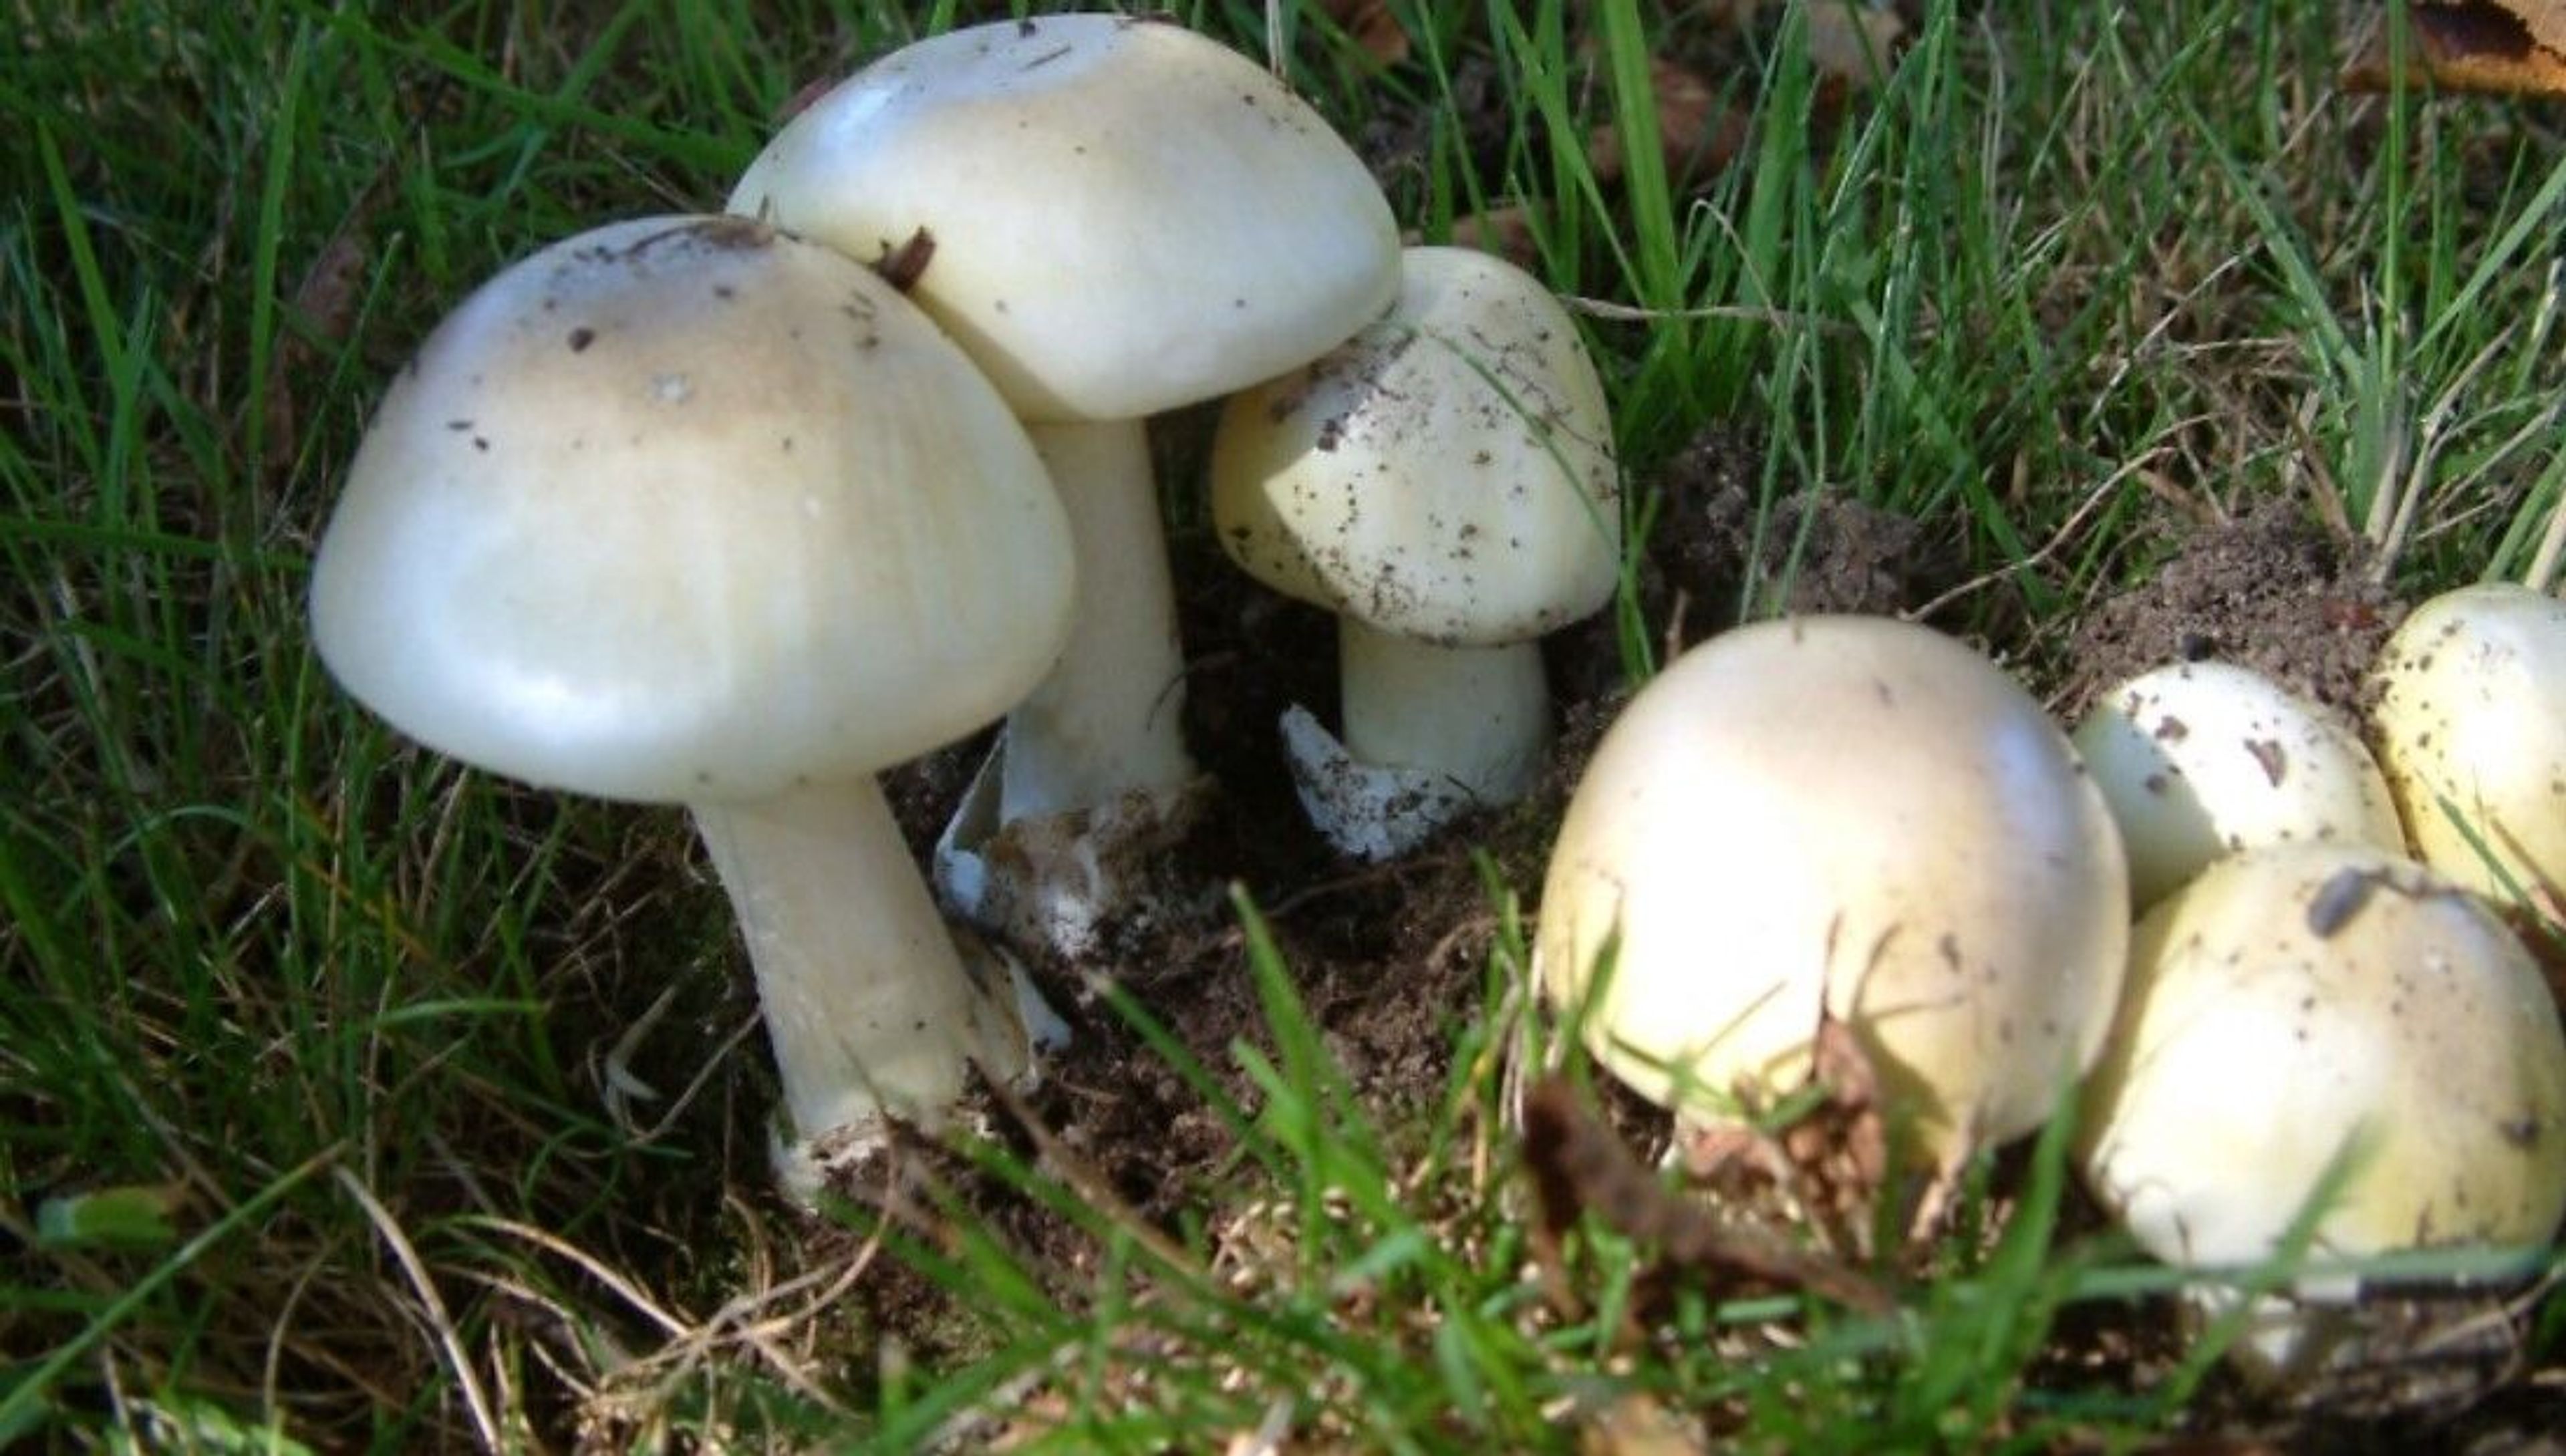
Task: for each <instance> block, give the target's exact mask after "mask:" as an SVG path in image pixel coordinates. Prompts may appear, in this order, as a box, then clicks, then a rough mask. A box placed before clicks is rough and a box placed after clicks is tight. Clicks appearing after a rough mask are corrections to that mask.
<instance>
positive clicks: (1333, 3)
mask: <svg viewBox="0 0 2566 1456" xmlns="http://www.w3.org/2000/svg"><path fill="white" fill-rule="evenodd" d="M1319 9H1320V11H1321V13H1323V14H1325V15H1326V16H1327V17H1328V19H1330V20H1333V21H1335V22H1336V23H1337V25H1338V27H1339V28H1340V29H1342V30H1344V31H1345V33H1346V34H1347V35H1348V36H1351V37H1353V39H1354V43H1355V45H1356V46H1357V47H1359V48H1360V49H1361V50H1362V51H1363V53H1364V54H1365V55H1366V56H1369V57H1371V58H1372V60H1373V61H1374V63H1375V64H1377V65H1380V66H1382V67H1384V68H1388V67H1392V66H1396V65H1398V64H1399V63H1400V62H1402V61H1405V60H1407V59H1408V52H1409V48H1410V46H1411V44H1412V42H1411V41H1410V39H1409V36H1408V27H1407V26H1404V25H1402V24H1400V23H1399V16H1398V14H1397V12H1395V11H1393V10H1392V9H1391V8H1390V3H1389V0H1319Z"/></svg>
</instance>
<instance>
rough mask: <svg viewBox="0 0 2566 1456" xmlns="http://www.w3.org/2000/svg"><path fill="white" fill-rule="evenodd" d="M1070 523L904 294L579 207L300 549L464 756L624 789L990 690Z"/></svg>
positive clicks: (380, 439)
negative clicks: (563, 237) (584, 217)
mask: <svg viewBox="0 0 2566 1456" xmlns="http://www.w3.org/2000/svg"><path fill="white" fill-rule="evenodd" d="M1069 550H1070V548H1069V538H1068V528H1067V525H1066V523H1065V522H1064V521H1063V520H1062V517H1061V510H1060V506H1059V503H1058V501H1057V500H1056V499H1055V498H1054V496H1053V494H1052V491H1051V488H1050V485H1049V482H1048V480H1047V478H1046V477H1045V475H1044V473H1043V469H1042V466H1041V463H1040V462H1039V461H1038V460H1037V459H1036V458H1035V456H1034V453H1033V449H1032V447H1031V445H1030V444H1029V443H1028V442H1027V441H1026V438H1025V434H1024V431H1023V430H1022V429H1021V428H1020V427H1019V426H1018V425H1017V424H1016V422H1015V420H1014V419H1013V417H1012V416H1011V415H1010V414H1009V413H1008V411H1007V409H1006V406H1005V404H1004V403H1003V402H1002V401H1001V400H1000V399H999V398H998V395H997V393H996V391H995V390H993V389H992V388H991V387H990V386H989V385H988V383H987V382H986V380H984V379H983V378H982V377H981V376H980V374H979V372H978V371H977V370H976V369H974V368H973V367H972V366H971V364H970V363H969V361H967V360H966V359H964V358H963V356H962V354H961V353H960V351H958V350H956V349H955V348H954V347H953V345H952V344H951V343H950V342H948V341H947V340H946V339H945V338H944V337H943V336H942V335H940V334H938V333H937V332H936V330H935V327H934V326H933V325H932V324H931V323H929V322H928V321H927V319H926V318H925V316H924V315H922V314H920V313H919V312H918V311H917V310H916V309H914V308H913V307H911V306H910V305H909V304H908V303H907V302H906V301H905V300H903V299H901V298H900V297H899V295H898V293H896V292H894V291H893V290H892V289H891V288H890V287H889V286H888V285H886V284H884V283H883V282H882V281H881V280H880V279H879V278H877V277H876V276H875V275H874V274H873V273H872V272H871V271H870V270H869V269H866V268H864V267H862V266H860V265H858V264H856V263H853V262H851V261H849V260H848V259H846V258H844V257H842V256H840V255H838V254H837V253H834V252H832V251H830V250H828V249H825V248H821V247H818V246H816V245H812V244H808V243H804V242H801V241H798V240H796V239H794V238H792V237H789V236H786V235H783V234H779V233H777V232H775V231H774V230H772V229H769V228H767V227H764V226H762V225H759V224H756V223H752V222H747V221H743V220H741V219H738V218H689V217H657V218H647V219H642V220H640V221H634V222H626V223H619V224H616V225H613V226H610V227H605V228H600V229H598V230H596V231H594V232H590V233H586V234H583V235H581V236H579V237H576V238H573V239H570V240H569V241H566V242H563V243H559V244H557V245H555V246H553V247H550V248H547V249H545V250H544V251H542V252H540V253H538V254H536V255H534V256H533V257H531V258H528V259H526V260H524V261H522V262H520V263H518V264H516V265H515V266H513V267H511V268H509V269H508V270H507V271H505V272H504V273H502V274H500V275H499V276H498V277H497V278H495V279H493V280H492V281H490V282H489V283H488V284H486V285H485V286H483V287H482V288H481V289H480V290H479V291H478V292H476V293H474V294H473V295H472V296H471V298H469V299H468V300H466V301H465V302H464V303H463V304H462V306H461V307H459V308H458V309H456V310H455V311H454V313H453V314H452V315H450V316H449V317H448V318H447V319H446V321H445V322H444V323H443V324H442V325H441V326H440V327H439V328H438V329H437V330H436V332H435V333H434V335H432V336H431V337H430V338H429V339H428V341H427V342H426V344H425V345H424V346H422V348H421V349H420V351H419V353H418V356H417V357H416V359H415V360H414V361H413V362H412V364H410V365H409V367H408V368H406V369H404V370H403V371H402V373H401V374H400V376H399V377H398V378H397V379H396V380H395V381H394V382H393V384H392V386H391V388H390V390H389V392H388V393H387V394H386V395H385V399H384V402H383V404H382V406H381V409H380V410H379V412H378V414H377V416H376V418H375V422H374V425H373V427H372V429H371V430H370V431H369V432H368V433H367V436H366V439H365V443H364V445H363V446H362V448H361V449H360V450H359V452H358V455H357V458H356V461H355V464H354V465H353V466H352V468H351V472H350V475H349V479H348V483H347V490H346V494H345V496H344V498H343V499H342V500H341V502H340V504H339V507H338V511H337V514H336V515H335V516H334V517H333V518H332V520H331V523H330V527H329V530H328V534H327V535H326V537H325V538H324V540H323V542H322V544H321V549H320V556H319V560H318V561H317V563H316V564H315V567H314V580H313V588H312V593H313V605H312V614H313V631H314V635H315V637H316V639H317V641H318V644H319V647H320V650H321V654H322V657H323V659H324V660H325V661H327V662H328V663H329V665H330V668H331V671H332V672H333V673H334V674H336V675H337V676H338V678H339V679H340V681H341V682H342V683H344V684H345V685H346V686H347V687H348V689H349V690H350V691H351V692H353V693H354V694H355V695H356V696H358V697H359V698H361V699H363V700H364V701H365V702H366V703H367V704H368V706H370V707H372V708H374V709H375V710H376V711H377V712H379V713H381V714H382V715H383V716H384V717H385V718H387V719H389V720H390V721H391V722H392V723H393V724H394V725H395V726H397V727H399V728H401V729H402V730H404V731H405V732H407V733H409V734H410V735H411V736H413V737H415V738H418V739H420V740H422V741H423V742H425V743H427V744H428V745H429V746H431V747H433V748H436V749H438V750H440V751H442V752H445V753H448V754H451V755H453V756H455V757H457V758H461V759H464V760H467V761H469V762H472V763H475V764H479V765H481V766H483V767H486V768H490V769H495V770H497V771H499V772H501V773H504V774H508V775H510V776H512V777H515V778H519V779H523V780H527V781H529V782H532V783H536V784H541V785H547V786H553V787H558V788H564V789H570V790H576V791H580V792H585V793H590V794H597V795H603V796H609V797H618V798H625V799H634V800H644V801H660V802H665V801H687V802H702V801H710V800H739V799H747V798H754V797H760V796H763V795H767V794H772V793H775V792H779V791H780V790H782V789H784V788H786V787H787V786H789V785H792V784H794V783H796V782H798V781H802V780H808V779H830V778H846V777H855V776H860V775H866V774H870V773H872V772H874V771H875V770H877V769H879V768H882V767H884V766H886V765H888V764H891V763H894V762H897V761H898V760H900V759H902V758H905V757H908V756H911V755H913V754H916V753H919V752H922V751H924V750H925V749H927V748H930V747H933V746H934V745H936V744H937V743H940V742H943V741H945V740H946V739H949V738H952V737H954V736H957V735H959V734H961V733H964V732H966V731H968V730H969V729H971V728H972V727H974V726H975V725H977V724H979V723H982V722H985V721H988V720H990V719H992V718H995V717H997V716H998V715H999V714H1001V713H1003V712H1005V710H1006V709H1007V706H1008V705H1009V704H1010V703H1012V702H1013V701H1014V700H1015V699H1016V698H1017V697H1019V696H1021V695H1022V694H1023V692H1024V691H1025V690H1026V689H1027V688H1028V687H1030V686H1031V685H1032V684H1033V682H1034V681H1035V680H1036V679H1037V678H1038V677H1039V676H1040V675H1041V674H1042V672H1043V670H1044V669H1045V668H1046V667H1047V666H1048V665H1049V663H1050V660H1051V657H1052V654H1053V652H1054V651H1055V650H1056V649H1057V647H1058V644H1059V642H1060V640H1061V636H1062V633H1063V632H1064V630H1065V629H1066V621H1067V609H1068V603H1069V598H1070V591H1071V586H1072V580H1071V571H1072V568H1071V565H1070V555H1069Z"/></svg>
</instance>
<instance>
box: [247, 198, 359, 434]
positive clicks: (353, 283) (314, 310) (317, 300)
mask: <svg viewBox="0 0 2566 1456" xmlns="http://www.w3.org/2000/svg"><path fill="white" fill-rule="evenodd" d="M365 222H366V216H365V214H364V212H363V211H362V210H361V212H360V214H359V215H357V216H354V217H351V218H350V219H349V221H348V223H347V225H346V226H344V227H342V228H340V230H339V231H338V232H337V233H335V234H333V235H332V236H331V238H330V241H329V242H327V243H324V244H323V245H322V247H321V253H320V256H318V257H316V258H314V259H313V260H312V265H311V266H310V267H309V268H306V269H305V270H304V272H303V279H302V281H301V282H300V283H297V284H296V285H295V286H294V293H293V295H292V296H291V297H289V298H288V299H287V300H286V303H285V323H286V327H285V330H284V332H283V333H282V334H280V335H279V336H278V339H277V345H276V351H275V353H273V354H271V355H269V356H268V361H267V390H266V401H267V405H266V411H265V425H266V429H265V433H264V435H263V437H262V443H261V450H262V453H263V455H264V457H265V458H264V460H263V461H262V462H261V464H262V468H263V469H264V470H265V471H266V472H267V473H269V474H271V475H273V474H275V473H277V472H279V471H282V470H284V469H286V468H287V467H288V466H290V465H291V464H292V462H293V460H294V457H295V454H296V453H297V446H298V445H299V444H300V441H301V432H302V427H303V412H302V408H301V405H300V403H299V402H298V399H297V396H296V393H295V381H296V380H297V379H298V378H300V377H301V376H302V375H303V374H304V373H306V372H307V371H308V370H309V369H310V368H311V367H312V365H313V364H315V363H316V362H318V360H319V359H320V351H321V347H322V346H325V345H326V346H337V345H341V344H345V343H347V341H348V336H349V335H350V334H351V333H353V332H354V331H355V329H356V327H357V305H358V302H359V300H360V299H362V298H363V297H364V294H365V286H366V267H367V263H368V261H369V259H370V258H371V257H372V248H371V247H370V245H369V243H368V240H367V236H366V228H365Z"/></svg>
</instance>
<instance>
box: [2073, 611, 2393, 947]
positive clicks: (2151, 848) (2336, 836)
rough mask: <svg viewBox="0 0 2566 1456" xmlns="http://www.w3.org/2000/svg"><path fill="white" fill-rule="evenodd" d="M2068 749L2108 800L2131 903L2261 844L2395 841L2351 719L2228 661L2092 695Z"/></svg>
mask: <svg viewBox="0 0 2566 1456" xmlns="http://www.w3.org/2000/svg"><path fill="white" fill-rule="evenodd" d="M2075 743H2076V750H2077V752H2078V753H2080V754H2082V755H2084V758H2085V765H2086V767H2087V768H2088V769H2090V770H2092V771H2093V775H2094V782H2095V784H2096V785H2098V786H2099V787H2100V788H2101V789H2102V791H2103V797H2104V798H2105V799H2106V800H2108V801H2110V803H2111V806H2112V817H2113V819H2114V820H2115V821H2117V822H2118V823H2119V825H2120V827H2121V844H2122V846H2123V848H2124V849H2128V851H2129V855H2130V886H2131V892H2132V899H2133V902H2134V903H2136V904H2137V905H2139V906H2140V907H2141V908H2145V907H2146V906H2148V905H2152V904H2154V903H2156V902H2157V900H2159V899H2160V898H2162V897H2164V895H2165V894H2166V893H2167V892H2168V891H2170V890H2172V889H2174V888H2175V887H2176V886H2177V885H2180V884H2181V883H2182V882H2183V881H2184V880H2186V879H2189V878H2191V877H2192V876H2193V875H2194V874H2197V873H2199V872H2200V871H2201V870H2202V869H2203V868H2206V867H2207V866H2208V864H2209V862H2210V861H2211V860H2212V859H2215V858H2217V857H2218V856H2219V855H2221V854H2227V853H2233V852H2234V851H2236V850H2239V849H2253V848H2257V847H2260V846H2263V845H2277V844H2287V843H2290V842H2293V841H2298V842H2307V843H2323V842H2329V841H2333V842H2341V843H2347V844H2367V845H2377V846H2379V847H2380V848H2381V849H2389V850H2400V851H2402V850H2403V849H2405V848H2406V832H2405V830H2404V829H2403V828H2402V827H2401V826H2400V825H2399V823H2398V820H2397V806H2396V804H2395V802H2394V801H2392V800H2391V799H2390V798H2389V796H2388V785H2387V783H2386V782H2385V781H2384V780H2383V779H2381V777H2380V774H2379V765H2378V764H2376V763H2374V762H2372V760H2371V757H2370V750H2369V749H2367V748H2365V747H2363V746H2362V742H2361V734H2360V732H2359V731H2358V730H2356V729H2355V728H2354V727H2353V725H2352V723H2351V721H2350V720H2348V719H2346V718H2343V717H2340V716H2338V715H2337V714H2335V713H2334V712H2333V711H2332V710H2331V709H2328V708H2326V707H2324V706H2323V705H2321V704H2318V703H2312V702H2309V701H2307V700H2306V699H2304V698H2301V697H2299V696H2297V695H2296V694H2294V693H2292V692H2290V691H2289V690H2288V689H2287V688H2284V687H2282V686H2281V685H2280V684H2279V683H2277V682H2274V681H2273V680H2272V679H2270V678H2268V677H2265V676H2264V675H2263V674H2261V673H2259V672H2256V671H2254V670H2253V669H2252V668H2250V667H2239V666H2237V665H2235V664H2234V663H2230V662H2177V663H2171V664H2169V665H2167V666H2164V667H2159V668H2155V669H2153V670H2151V671H2148V672H2143V673H2140V674H2139V675H2138V676H2136V677H2133V678H2131V679H2130V680H2129V681H2127V682H2124V683H2122V684H2120V685H2119V686H2117V687H2115V688H2113V689H2112V690H2111V691H2110V692H2107V693H2105V694H2103V696H2102V697H2101V698H2099V699H2097V700H2096V702H2095V704H2094V707H2093V710H2092V711H2091V712H2089V713H2088V714H2086V716H2085V721H2084V722H2082V723H2080V724H2078V725H2077V726H2076V733H2075Z"/></svg>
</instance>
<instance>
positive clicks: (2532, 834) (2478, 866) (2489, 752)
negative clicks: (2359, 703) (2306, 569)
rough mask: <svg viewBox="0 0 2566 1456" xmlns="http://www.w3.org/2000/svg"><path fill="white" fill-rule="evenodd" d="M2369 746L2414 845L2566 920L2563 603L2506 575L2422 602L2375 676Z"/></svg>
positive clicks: (2444, 866) (2512, 900) (2444, 868)
mask: <svg viewBox="0 0 2566 1456" xmlns="http://www.w3.org/2000/svg"><path fill="white" fill-rule="evenodd" d="M2372 681H2373V685H2374V686H2375V687H2376V688H2377V689H2378V694H2379V696H2378V700H2377V702H2376V703H2375V704H2374V706H2373V707H2372V708H2371V710H2370V726H2371V735H2372V741H2373V742H2374V743H2375V744H2376V746H2377V747H2378V750H2379V766H2380V767H2381V768H2382V769H2383V770H2385V771H2386V772H2387V775H2388V787H2389V790H2390V792H2392V793H2393V794H2395V795H2396V798H2397V807H2398V809H2399V810H2400V811H2402V812H2403V813H2404V814H2405V816H2406V832H2407V833H2408V834H2409V835H2411V836H2412V837H2413V838H2414V842H2415V849H2416V852H2417V854H2418V855H2419V856H2420V857H2421V858H2422V859H2423V861H2424V862H2425V863H2427V864H2430V865H2431V866H2433V867H2434V868H2435V869H2438V870H2439V871H2440V872H2441V873H2443V874H2446V875H2448V876H2449V877H2450V878H2452V879H2454V880H2457V881H2458V882H2459V883H2461V884H2463V885H2466V886H2467V887H2468V888H2470V889H2472V890H2475V891H2477V892H2478V893H2479V894H2483V895H2485V896H2487V897H2489V898H2491V899H2493V900H2495V901H2496V902H2498V903H2501V904H2508V905H2523V906H2528V907H2532V908H2536V909H2538V910H2539V911H2540V912H2541V913H2544V914H2545V915H2546V916H2547V917H2548V918H2549V919H2550V920H2551V921H2552V922H2555V923H2558V924H2560V925H2566V602H2560V601H2558V600H2557V599H2555V598H2553V597H2548V596H2544V595H2542V594H2540V593H2538V592H2534V591H2532V590H2531V589H2529V588H2528V587H2520V586H2514V585H2512V584H2510V583H2488V584H2485V585H2480V586H2474V587H2462V588H2460V589H2459V590H2457V591H2455V592H2448V593H2444V594H2442V595H2441V596H2438V597H2436V598H2434V599H2433V600H2431V601H2429V602H2427V603H2425V604H2424V605H2423V606H2421V607H2416V608H2415V611H2414V614H2413V615H2411V616H2409V617H2407V618H2406V620H2405V621H2404V622H2402V623H2400V624H2399V625H2398V628H2397V631H2396V633H2395V634H2394V635H2392V636H2391V637H2389V639H2388V642H2387V645H2386V646H2385V647H2383V648H2382V649H2381V651H2380V658H2379V665H2378V667H2377V668H2376V669H2375V670H2374V672H2373V674H2372Z"/></svg>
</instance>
